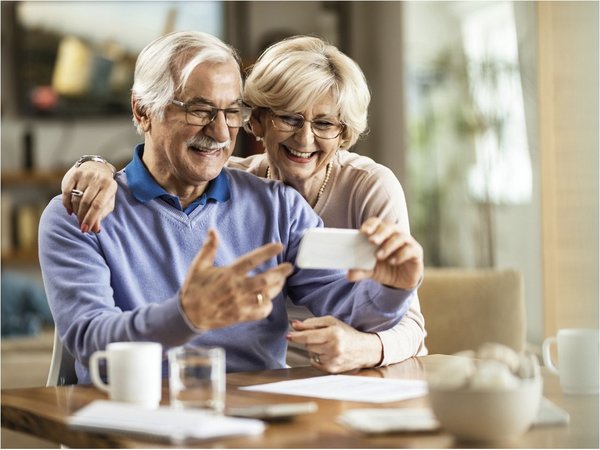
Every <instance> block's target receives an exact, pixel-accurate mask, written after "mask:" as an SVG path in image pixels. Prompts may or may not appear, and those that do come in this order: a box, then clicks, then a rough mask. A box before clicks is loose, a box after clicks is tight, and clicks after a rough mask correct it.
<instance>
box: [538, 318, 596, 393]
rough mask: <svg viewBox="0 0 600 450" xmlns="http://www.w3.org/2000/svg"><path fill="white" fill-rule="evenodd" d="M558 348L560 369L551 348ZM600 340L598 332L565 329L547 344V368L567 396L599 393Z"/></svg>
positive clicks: (544, 350)
mask: <svg viewBox="0 0 600 450" xmlns="http://www.w3.org/2000/svg"><path fill="white" fill-rule="evenodd" d="M552 344H556V345H557V347H558V368H557V367H556V366H555V365H554V363H553V362H552V356H551V355H550V347H551V346H552ZM599 351H600V338H599V334H598V330H597V329H591V328H564V329H562V330H558V333H557V335H556V336H551V337H549V338H546V340H544V344H543V346H542V353H543V357H544V365H545V366H546V367H547V368H548V369H549V370H550V371H551V372H553V373H554V374H556V375H558V376H559V378H560V385H561V387H562V389H563V391H564V392H565V393H566V394H597V393H598V353H599Z"/></svg>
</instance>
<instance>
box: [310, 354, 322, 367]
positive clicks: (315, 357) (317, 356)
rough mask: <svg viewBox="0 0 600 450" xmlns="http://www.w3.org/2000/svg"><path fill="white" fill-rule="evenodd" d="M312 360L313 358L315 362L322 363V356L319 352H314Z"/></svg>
mask: <svg viewBox="0 0 600 450" xmlns="http://www.w3.org/2000/svg"><path fill="white" fill-rule="evenodd" d="M312 360H313V361H314V362H316V363H317V364H321V358H319V355H318V354H316V353H313V354H312Z"/></svg>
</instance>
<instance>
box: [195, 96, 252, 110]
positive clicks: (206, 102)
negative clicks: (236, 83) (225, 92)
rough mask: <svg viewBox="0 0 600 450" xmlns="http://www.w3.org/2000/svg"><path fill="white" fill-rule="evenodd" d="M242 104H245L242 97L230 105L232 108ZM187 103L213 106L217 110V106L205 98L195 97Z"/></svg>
mask: <svg viewBox="0 0 600 450" xmlns="http://www.w3.org/2000/svg"><path fill="white" fill-rule="evenodd" d="M242 102H243V100H242V98H241V97H240V98H237V99H235V100H233V101H232V102H231V103H230V104H229V105H230V106H234V105H239V104H240V103H242ZM187 103H188V104H189V105H195V104H202V105H207V106H212V107H214V108H216V105H215V103H214V102H213V101H212V100H209V99H208V98H204V97H193V98H191V99H190V100H189V101H188V102H187Z"/></svg>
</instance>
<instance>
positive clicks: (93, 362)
mask: <svg viewBox="0 0 600 450" xmlns="http://www.w3.org/2000/svg"><path fill="white" fill-rule="evenodd" d="M102 358H104V359H106V362H108V358H107V357H106V351H97V352H94V353H92V356H91V357H90V377H91V378H92V383H94V386H96V387H97V388H98V389H100V390H101V391H104V392H110V386H109V385H108V384H106V383H105V382H104V381H102V377H100V369H99V367H98V361H99V360H100V359H102Z"/></svg>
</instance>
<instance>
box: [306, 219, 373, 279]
mask: <svg viewBox="0 0 600 450" xmlns="http://www.w3.org/2000/svg"><path fill="white" fill-rule="evenodd" d="M375 251H376V246H375V244H372V243H371V242H369V240H368V238H367V237H366V236H365V235H363V234H361V233H360V232H359V231H358V230H351V229H345V228H309V229H307V230H306V231H305V232H304V236H303V237H302V240H301V241H300V248H299V250H298V257H297V259H296V265H297V266H298V267H300V268H302V269H363V270H372V269H373V268H374V267H375V263H376V262H377V261H376V258H375Z"/></svg>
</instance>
